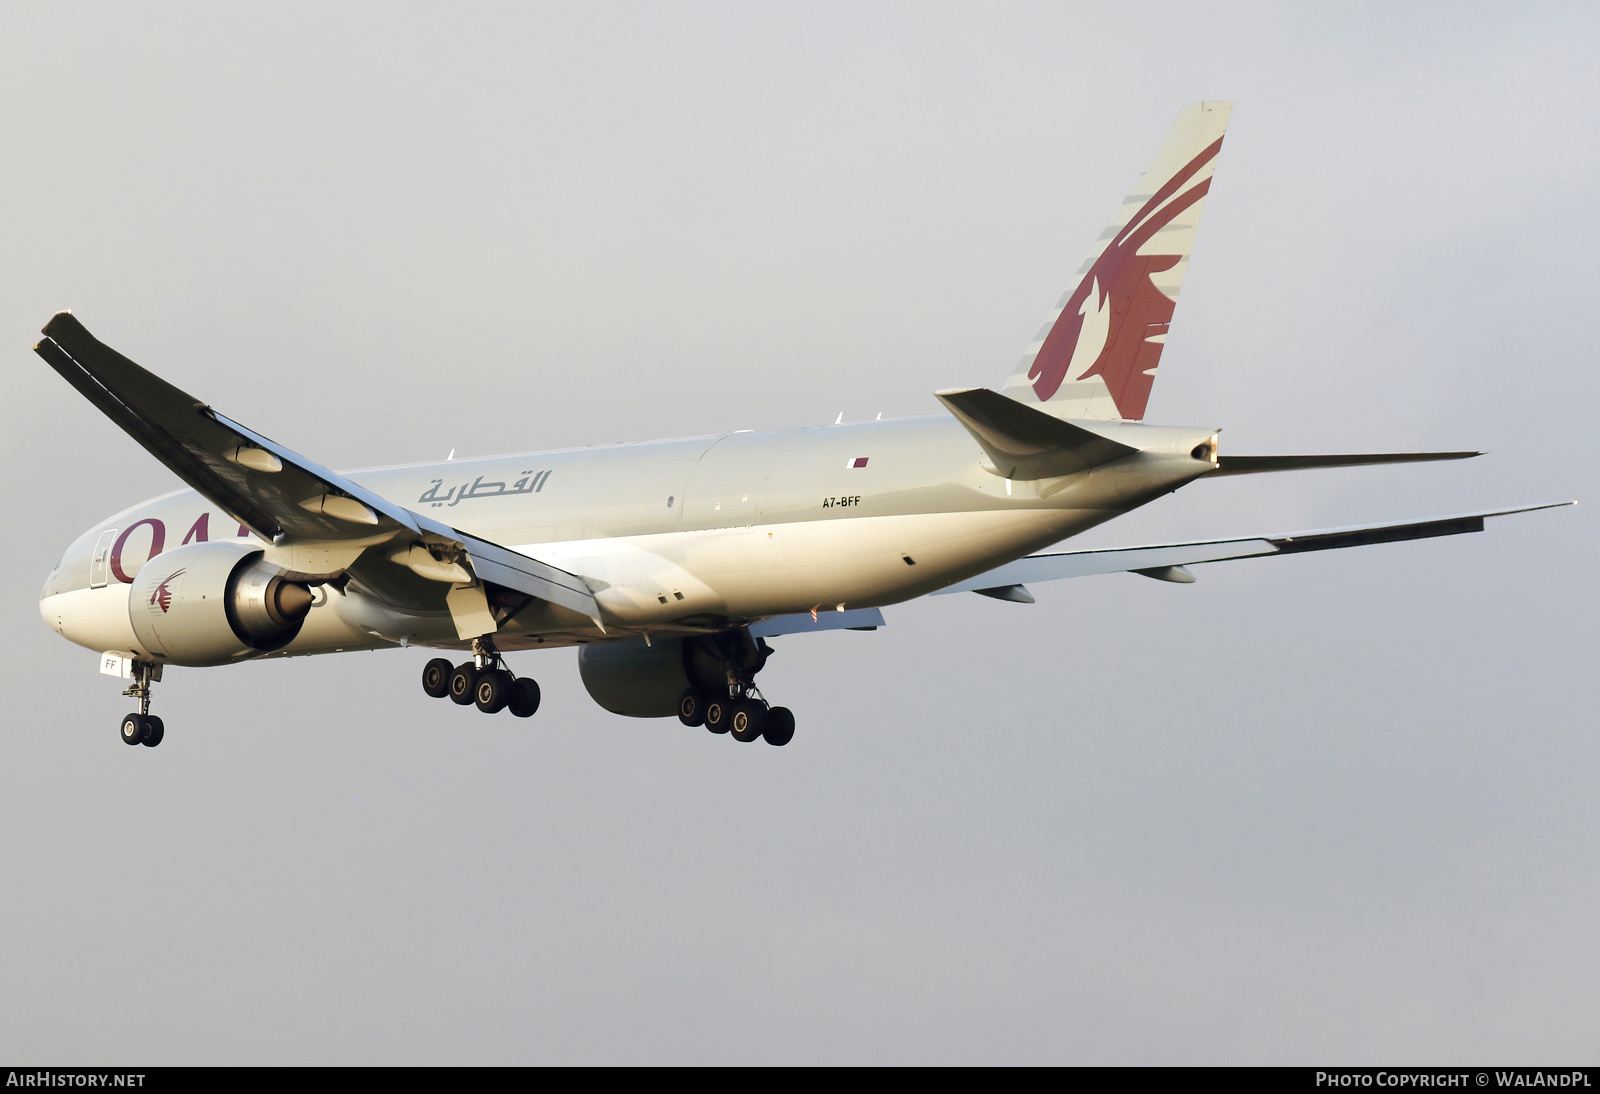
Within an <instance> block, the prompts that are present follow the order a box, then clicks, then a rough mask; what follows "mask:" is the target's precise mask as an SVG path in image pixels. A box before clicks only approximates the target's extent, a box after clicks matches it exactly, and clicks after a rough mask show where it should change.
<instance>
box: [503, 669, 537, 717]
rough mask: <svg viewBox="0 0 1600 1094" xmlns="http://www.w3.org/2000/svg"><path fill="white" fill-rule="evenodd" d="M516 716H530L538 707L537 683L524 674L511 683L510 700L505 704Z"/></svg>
mask: <svg viewBox="0 0 1600 1094" xmlns="http://www.w3.org/2000/svg"><path fill="white" fill-rule="evenodd" d="M507 705H508V706H510V708H511V713H512V714H515V715H516V716H517V717H518V718H532V717H533V715H534V713H535V712H536V711H538V709H539V683H538V681H537V680H530V679H528V678H527V677H526V676H524V677H522V678H521V679H519V680H517V681H515V682H514V683H512V685H511V702H510V703H509V704H507Z"/></svg>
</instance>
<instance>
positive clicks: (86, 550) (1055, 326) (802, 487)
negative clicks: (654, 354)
mask: <svg viewBox="0 0 1600 1094" xmlns="http://www.w3.org/2000/svg"><path fill="white" fill-rule="evenodd" d="M1231 108H1232V104H1230V103H1224V102H1203V103H1196V104H1193V105H1190V106H1187V107H1185V108H1184V109H1183V110H1181V111H1180V112H1179V114H1178V116H1177V118H1176V120H1175V121H1174V122H1173V124H1172V127H1171V129H1170V130H1169V132H1168V133H1167V136H1166V138H1165V139H1164V140H1163V142H1162V143H1161V145H1160V147H1159V149H1158V150H1157V152H1156V155H1155V158H1154V159H1153V161H1152V162H1151V164H1150V166H1149V167H1148V168H1147V169H1146V171H1145V172H1144V173H1143V174H1142V175H1141V176H1140V177H1139V179H1138V181H1137V182H1136V184H1135V185H1134V188H1133V190H1132V192H1131V193H1129V195H1128V196H1127V197H1126V198H1125V199H1124V200H1123V202H1122V204H1121V205H1120V206H1119V208H1118V210H1117V212H1116V214H1115V216H1113V218H1112V220H1111V222H1110V224H1108V225H1107V226H1106V228H1105V230H1104V231H1103V232H1102V233H1101V235H1100V238H1099V239H1098V240H1097V241H1096V242H1095V244H1094V245H1093V247H1092V248H1091V250H1090V252H1089V255H1088V258H1087V259H1085V261H1084V263H1083V266H1082V267H1081V268H1080V269H1079V271H1078V273H1077V278H1078V280H1077V282H1076V284H1075V285H1074V287H1073V288H1072V289H1070V290H1069V291H1068V292H1067V293H1066V294H1065V295H1064V296H1063V297H1062V298H1061V299H1060V301H1059V302H1058V303H1057V305H1056V307H1055V308H1054V309H1053V310H1052V312H1051V313H1050V316H1049V318H1048V319H1047V321H1046V322H1045V324H1044V326H1043V327H1042V328H1041V329H1040V331H1039V333H1038V334H1037V335H1036V337H1035V339H1034V341H1033V342H1032V344H1031V345H1030V346H1029V347H1028V349H1027V352H1026V353H1025V355H1024V356H1023V358H1022V360H1021V361H1020V362H1019V363H1018V365H1017V366H1016V368H1015V369H1013V370H1012V372H1011V374H1010V376H1009V377H1007V378H1006V379H1005V381H1004V382H1003V384H1001V386H1000V387H999V388H998V389H997V390H996V389H990V388H983V387H971V388H959V389H951V390H942V391H937V392H935V393H934V394H935V396H936V397H937V399H938V400H939V402H940V403H941V404H942V405H943V411H944V412H943V413H941V414H938V415H935V416H931V417H919V418H909V419H895V420H877V421H870V422H852V423H848V424H847V423H845V422H843V420H842V419H843V416H842V415H841V416H840V420H838V421H836V422H835V423H833V424H832V425H823V426H817V427H810V428H800V429H784V430H775V431H767V432H755V431H739V432H733V433H727V434H720V435H715V436H700V437H687V438H680V439H675V440H662V441H651V442H645V443H639V444H627V445H614V446H613V445H608V446H605V447H592V448H576V449H564V450H559V451H547V452H529V453H520V454H516V455H507V456H495V457H488V458H482V459H462V460H454V459H449V460H446V461H445V462H442V463H419V464H411V465H407V466H400V467H384V468H375V469H371V470H364V471H351V472H348V473H336V472H333V471H330V470H328V469H326V468H324V467H321V466H319V465H318V464H316V463H313V462H312V461H310V460H308V459H306V458H305V457H304V456H301V455H300V454H298V453H297V452H294V451H292V450H290V449H288V448H286V447H284V446H283V445H281V444H278V443H276V442H274V441H272V440H269V439H268V438H266V437H264V436H262V435H261V434H259V433H257V432H255V431H253V430H251V429H250V428H248V427H246V426H244V425H241V424H239V423H238V422H236V421H234V420H233V419H231V418H228V417H226V416H224V415H223V414H222V413H221V412H219V411H217V410H214V409H213V408H212V407H210V406H209V405H207V404H206V403H205V402H203V401H202V400H200V399H196V398H195V397H193V396H192V395H189V394H188V393H186V392H184V391H182V390H180V389H178V388H177V387H174V386H173V385H171V384H169V383H167V382H166V381H164V380H162V379H160V378H159V377H157V376H155V375H154V374H152V373H150V372H148V371H146V370H145V369H143V368H141V367H140V366H138V365H136V364H134V363H133V362H132V361H131V360H129V359H128V358H126V357H124V356H123V355H121V354H120V353H118V352H117V351H115V350H113V349H111V348H110V347H108V346H106V345H105V344H103V343H101V342H100V341H99V340H97V339H96V338H95V337H94V336H93V335H92V334H90V333H89V331H88V330H87V329H86V328H85V327H84V325H83V324H82V323H81V322H80V321H79V320H78V319H77V318H76V317H74V316H73V315H72V314H71V313H70V312H62V313H60V314H58V315H56V316H55V317H53V318H52V319H51V320H50V321H49V322H48V323H47V324H46V325H45V327H44V328H43V333H44V335H45V337H44V338H43V340H41V341H40V342H39V343H38V344H37V345H36V346H35V351H36V352H37V353H38V354H39V356H41V357H42V358H44V360H45V361H46V362H47V363H48V364H49V365H50V366H51V367H52V368H54V369H55V370H56V371H57V372H59V373H60V374H61V375H62V377H64V378H65V379H66V380H67V382H69V383H70V384H72V385H73V387H75V388H76V389H77V390H78V391H79V392H80V393H81V394H82V395H83V396H84V397H85V398H87V399H88V400H89V402H90V403H92V404H93V405H94V406H96V407H97V408H99V409H100V410H101V411H102V412H103V413H104V414H105V415H106V416H107V417H108V418H110V419H111V420H112V421H113V422H114V423H116V424H117V425H118V426H121V427H122V429H124V430H125V431H126V432H127V433H128V434H129V435H130V436H131V437H132V438H133V439H134V440H135V441H137V442H138V443H139V444H140V445H142V446H143V447H144V448H145V450H146V451H148V452H149V453H150V454H151V455H153V456H155V458H156V459H158V460H160V461H161V462H162V463H163V464H165V465H166V466H167V467H168V468H169V469H171V470H172V471H173V473H174V474H176V475H177V477H178V478H179V479H181V480H182V481H183V483H184V484H186V486H187V489H182V490H178V491H174V492H172V493H169V494H165V495H163V496H161V497H157V498H153V499H150V500H148V501H145V502H141V503H140V504H138V505H135V506H133V507H131V508H129V509H125V510H123V511H122V512H120V513H117V514H114V515H112V516H110V517H108V518H106V519H105V520H102V521H100V522H98V523H96V524H95V525H93V526H92V527H90V528H89V529H88V530H87V531H85V532H84V533H83V534H82V535H81V536H79V537H78V538H77V539H76V540H75V541H74V542H73V543H72V545H71V546H70V547H68V548H67V550H66V552H65V554H64V555H63V557H62V559H61V561H60V562H59V563H58V564H57V565H56V567H55V568H54V569H53V570H52V571H51V573H50V576H49V578H48V580H47V581H46V583H45V586H44V589H43V592H42V594H41V599H40V605H39V608H40V612H41V614H42V615H43V617H44V619H45V621H46V622H47V623H48V624H49V625H50V626H51V627H52V628H53V629H54V630H56V631H57V632H58V633H60V634H61V635H62V636H63V637H65V638H67V639H68V640H69V641H72V642H74V643H77V644H78V645H80V646H85V647H87V648H89V649H91V650H94V651H96V652H97V653H98V654H99V655H100V669H101V671H102V672H103V673H106V674H108V675H112V676H116V677H118V678H120V679H123V680H128V681H130V683H129V685H128V687H127V690H126V691H124V692H123V694H124V695H126V696H129V697H131V698H134V699H136V700H138V703H139V709H138V711H137V712H135V713H131V714H129V715H127V716H126V717H125V718H124V719H123V720H122V723H121V726H120V734H121V737H122V740H123V741H124V742H125V743H126V744H129V745H136V746H137V745H143V746H146V747H154V746H156V745H159V744H160V743H161V741H162V740H163V738H164V736H165V726H164V724H163V722H162V720H161V719H160V718H159V717H158V716H156V715H152V714H151V713H150V698H151V689H152V685H153V684H154V683H155V682H157V681H159V680H160V679H161V677H162V670H163V669H164V668H165V667H166V666H168V665H179V666H191V667H204V666H217V665H229V664H234V663H236V662H240V661H246V660H253V659H257V658H272V657H291V656H300V655H310V654H326V653H341V652H346V651H352V650H371V649H394V648H404V647H409V646H421V647H424V648H427V649H430V650H435V651H458V652H470V657H468V658H466V659H464V660H462V661H460V663H458V664H452V663H451V660H450V659H447V658H445V657H442V656H441V657H435V658H433V659H431V660H429V661H428V662H427V664H426V665H425V666H424V668H423V672H422V686H423V690H424V692H426V693H427V694H428V695H429V696H433V697H435V698H444V697H448V698H450V699H451V700H453V701H454V702H455V703H457V704H460V705H463V706H466V705H476V706H477V708H478V709H479V710H481V711H484V712H486V713H495V712H498V711H501V710H506V709H509V710H510V711H511V713H512V714H513V715H516V716H518V717H529V716H531V715H533V714H534V713H535V712H536V711H537V710H538V707H539V700H540V690H539V686H538V684H537V683H536V682H535V681H534V680H532V679H531V678H528V677H519V676H517V675H515V674H514V673H513V672H512V671H511V669H510V667H509V666H508V665H507V663H506V660H505V657H504V655H505V653H507V652H508V651H518V650H535V649H547V648H553V647H558V646H578V647H579V654H578V665H579V675H580V676H581V678H582V681H583V684H584V686H585V687H586V689H587V690H588V692H589V694H590V696H591V697H592V698H593V699H594V700H595V701H596V702H597V703H598V704H599V705H600V706H601V707H603V708H605V709H606V710H608V711H611V712H613V713H615V714H619V715H625V716H630V717H636V718H670V717H672V716H674V715H676V716H677V717H678V718H679V720H681V721H682V722H683V723H684V724H686V725H689V726H704V727H705V728H706V729H709V730H710V731H712V732H713V733H726V734H728V735H729V736H731V737H732V738H733V739H734V740H737V741H741V742H746V743H748V742H752V741H755V740H756V739H758V738H759V739H763V740H765V741H766V742H767V743H769V744H772V745H779V746H781V745H786V744H788V743H789V742H790V741H791V740H792V739H793V737H794V733H795V718H794V715H793V713H792V712H791V711H790V710H789V709H788V708H787V707H783V706H775V705H772V704H771V703H770V702H769V701H768V700H767V699H766V697H765V696H764V695H763V694H762V693H761V691H760V689H759V688H758V687H757V686H756V683H755V677H756V675H757V674H758V673H759V672H760V671H761V669H762V667H763V666H764V665H765V663H766V661H767V659H768V657H769V656H770V655H771V654H772V652H773V647H772V646H771V645H770V644H769V643H768V639H773V638H778V637H780V636H783V635H789V634H795V633H802V632H808V631H820V630H834V629H843V628H848V629H860V630H870V629H875V628H876V627H879V626H882V625H883V624H884V617H883V614H882V610H881V609H882V608H883V607H885V606H888V605H893V604H897V603H902V602H904V601H907V600H910V599H912V598H915V597H921V596H925V595H930V594H951V593H957V592H973V593H977V594H981V595H983V596H988V597H994V598H997V599H1000V600H1007V601H1013V602H1020V603H1032V602H1033V600H1034V598H1033V595H1032V593H1031V592H1030V591H1029V589H1028V586H1029V585H1032V584H1036V583H1038V582H1041V581H1049V580H1054V579H1060V578H1068V577H1079V576H1084V575H1088V574H1103V573H1117V572H1131V573H1135V574H1140V575H1143V576H1145V577H1149V578H1154V579H1158V580H1162V581H1168V582H1177V583H1187V582H1192V581H1193V580H1194V575H1193V574H1192V572H1191V571H1190V570H1189V569H1188V567H1190V566H1195V565H1199V564H1208V563H1213V562H1221V561H1226V560H1234V559H1244V558H1266V557H1272V556H1275V555H1283V554H1293V553H1299V552H1305V551H1323V550H1331V549H1339V548H1345V547H1355V546H1361V545H1366V544H1376V543H1389V542H1395V541H1399V540H1409V539H1422V538H1427V537H1433V536H1446V535H1456V534H1460V533H1465V532H1477V531H1482V530H1483V527H1484V521H1485V520H1486V519H1487V518H1489V517H1495V516H1502V515H1507V514H1511V513H1521V512H1528V511H1531V510H1534V509H1542V508H1551V507H1553V506H1547V505H1529V506H1522V507H1519V508H1512V509H1499V510H1489V511H1481V512H1473V513H1466V514H1460V515H1455V516H1448V517H1438V518H1432V519H1427V520H1416V521H1409V522H1404V523H1398V524H1378V525H1364V526H1358V527H1350V528H1337V529H1327V530H1320V531H1315V532H1300V533H1290V534H1274V535H1252V536H1243V537H1236V538H1231V539H1223V540H1206V541H1196V542H1187V543H1168V544H1158V545H1151V546H1138V547H1130V548H1123V549H1114V550H1077V551H1075V550H1054V551H1051V550H1047V548H1051V547H1053V546H1054V545H1056V544H1059V543H1061V541H1063V540H1066V539H1069V538H1070V537H1072V536H1075V535H1077V534H1078V533H1081V532H1083V531H1085V530H1086V529H1089V528H1092V527H1094V526H1096V525H1098V524H1101V523H1103V522H1105V521H1108V520H1110V519H1112V518H1113V517H1116V516H1119V515H1121V514H1123V513H1126V512H1129V511H1130V510H1132V509H1135V508H1137V507H1139V506H1142V505H1146V504H1148V503H1150V502H1152V501H1155V500H1156V499H1157V498H1160V497H1162V496H1164V495H1166V494H1169V493H1172V492H1173V491H1175V490H1177V489H1179V488H1180V487H1183V486H1186V485H1188V484H1189V483H1192V482H1194V481H1195V480H1197V479H1203V478H1214V477H1217V476H1227V475H1241V474H1255V473H1262V472H1277V471H1295V470H1305V469H1311V468H1328V467H1349V466H1358V465H1370V464H1391V463H1406V462H1419V461H1429V460H1456V459H1465V458H1468V457H1471V456H1476V455H1480V453H1477V452H1398V453H1393V452H1391V453H1366V454H1347V455H1288V456H1248V455H1246V456H1239V455H1228V454H1223V453H1222V452H1221V451H1220V446H1219V435H1220V431H1219V430H1218V429H1217V428H1215V427H1209V426H1208V427H1169V426H1155V425H1147V424H1144V422H1143V418H1144V415H1145V407H1146V404H1147V402H1148V400H1149V396H1150V391H1151V387H1152V385H1153V383H1154V379H1155V373H1156V369H1157V366H1158V365H1159V363H1160V360H1161V353H1162V350H1163V348H1164V346H1165V343H1166V338H1167V333H1168V329H1169V325H1170V323H1171V321H1172V316H1173V312H1174V309H1175V306H1176V302H1177V298H1178V293H1179V290H1180V288H1181V287H1182V284H1183V279H1184V274H1185V272H1186V271H1187V268H1188V263H1189V256H1190V254H1191V252H1192V250H1193V246H1194V240H1195V234H1196V230H1197V228H1198V226H1199V222H1200V216H1201V213H1202V211H1203V209H1204V206H1205V199H1206V195H1207V193H1208V192H1209V190H1210V187H1211V181H1212V177H1213V172H1214V171H1215V168H1216V162H1217V158H1218V155H1219V153H1220V151H1221V147H1222V140H1223V134H1224V131H1225V129H1226V126H1227V122H1228V117H1229V113H1230V111H1231ZM452 455H453V453H452ZM1556 504H1560V505H1566V504H1574V503H1570V502H1561V503H1556Z"/></svg>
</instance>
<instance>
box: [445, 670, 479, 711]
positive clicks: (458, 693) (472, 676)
mask: <svg viewBox="0 0 1600 1094" xmlns="http://www.w3.org/2000/svg"><path fill="white" fill-rule="evenodd" d="M477 697H478V666H477V665H474V664H473V663H472V662H471V661H463V662H461V664H459V665H457V666H456V667H455V669H454V671H452V672H451V673H450V701H451V702H452V703H455V704H456V705H457V706H463V707H464V706H466V705H467V704H468V703H470V702H472V701H473V700H474V699H476V698H477Z"/></svg>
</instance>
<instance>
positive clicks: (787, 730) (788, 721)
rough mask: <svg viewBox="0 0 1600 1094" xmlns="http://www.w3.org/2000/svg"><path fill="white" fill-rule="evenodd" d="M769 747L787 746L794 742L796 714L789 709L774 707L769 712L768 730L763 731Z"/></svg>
mask: <svg viewBox="0 0 1600 1094" xmlns="http://www.w3.org/2000/svg"><path fill="white" fill-rule="evenodd" d="M761 735H762V736H763V737H765V738H766V739H767V744H769V745H779V746H782V745H786V744H788V743H789V742H790V741H792V740H794V714H793V713H791V712H790V710H789V708H788V707H772V708H771V709H769V710H768V711H767V728H766V729H763V730H762V731H761Z"/></svg>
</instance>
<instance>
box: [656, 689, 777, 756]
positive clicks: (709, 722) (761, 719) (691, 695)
mask: <svg viewBox="0 0 1600 1094" xmlns="http://www.w3.org/2000/svg"><path fill="white" fill-rule="evenodd" d="M678 721H680V722H682V723H683V724H684V725H686V726H705V727H706V728H707V729H709V730H710V731H711V732H712V733H726V734H727V735H728V736H730V737H732V738H733V739H734V740H736V741H739V742H741V743H743V744H749V743H750V742H752V741H754V740H757V739H758V738H759V739H763V740H765V741H766V742H767V744H769V745H786V744H788V743H789V742H790V741H792V740H794V714H793V713H792V712H791V711H790V710H789V708H788V707H774V706H768V705H767V701H766V700H765V699H763V698H761V693H760V692H759V691H757V690H756V689H755V688H754V687H753V686H751V687H747V688H743V689H741V688H739V687H737V686H734V687H730V688H729V689H728V694H727V695H717V694H714V693H711V692H706V691H702V690H701V689H700V688H689V689H687V690H686V691H684V693H683V694H682V695H680V696H679V697H678Z"/></svg>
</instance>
